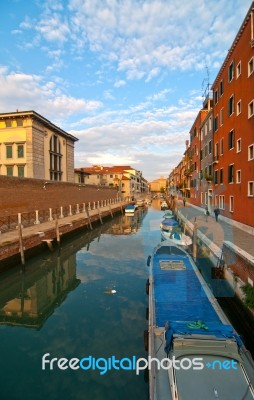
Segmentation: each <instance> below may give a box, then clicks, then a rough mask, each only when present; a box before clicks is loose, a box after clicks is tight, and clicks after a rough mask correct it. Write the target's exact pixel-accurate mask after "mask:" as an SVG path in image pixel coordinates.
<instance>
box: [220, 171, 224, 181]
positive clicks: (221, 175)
mask: <svg viewBox="0 0 254 400" xmlns="http://www.w3.org/2000/svg"><path fill="white" fill-rule="evenodd" d="M220 183H223V168H221V169H220Z"/></svg>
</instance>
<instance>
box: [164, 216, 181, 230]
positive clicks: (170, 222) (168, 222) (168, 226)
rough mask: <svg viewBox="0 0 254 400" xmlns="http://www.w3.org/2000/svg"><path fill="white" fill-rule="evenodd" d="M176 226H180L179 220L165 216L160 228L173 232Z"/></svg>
mask: <svg viewBox="0 0 254 400" xmlns="http://www.w3.org/2000/svg"><path fill="white" fill-rule="evenodd" d="M176 226H178V222H177V221H176V220H175V219H174V218H164V219H163V221H162V222H161V224H160V229H161V230H164V231H168V232H171V231H172V229H173V228H175V227H176Z"/></svg>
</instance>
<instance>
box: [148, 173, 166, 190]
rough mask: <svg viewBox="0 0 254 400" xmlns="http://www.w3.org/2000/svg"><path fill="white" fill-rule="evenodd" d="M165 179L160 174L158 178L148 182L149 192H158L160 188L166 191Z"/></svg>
mask: <svg viewBox="0 0 254 400" xmlns="http://www.w3.org/2000/svg"><path fill="white" fill-rule="evenodd" d="M166 184H167V180H166V179H165V178H164V177H163V176H161V177H160V178H159V179H155V180H154V181H152V182H150V190H151V192H160V191H161V190H164V191H166Z"/></svg>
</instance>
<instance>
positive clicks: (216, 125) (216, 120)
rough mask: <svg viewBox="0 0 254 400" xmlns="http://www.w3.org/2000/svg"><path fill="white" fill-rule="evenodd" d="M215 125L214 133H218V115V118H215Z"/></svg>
mask: <svg viewBox="0 0 254 400" xmlns="http://www.w3.org/2000/svg"><path fill="white" fill-rule="evenodd" d="M213 124H214V132H216V131H217V130H218V115H216V117H215V118H214V121H213Z"/></svg>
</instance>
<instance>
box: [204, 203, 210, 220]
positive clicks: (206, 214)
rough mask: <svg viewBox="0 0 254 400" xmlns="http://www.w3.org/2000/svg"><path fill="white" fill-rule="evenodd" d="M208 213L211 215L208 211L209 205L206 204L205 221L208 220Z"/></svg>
mask: <svg viewBox="0 0 254 400" xmlns="http://www.w3.org/2000/svg"><path fill="white" fill-rule="evenodd" d="M208 215H210V213H209V211H208V207H207V206H205V221H206V222H207V217H208Z"/></svg>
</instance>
